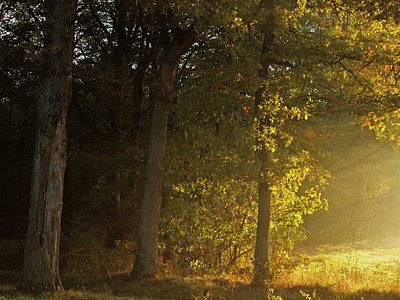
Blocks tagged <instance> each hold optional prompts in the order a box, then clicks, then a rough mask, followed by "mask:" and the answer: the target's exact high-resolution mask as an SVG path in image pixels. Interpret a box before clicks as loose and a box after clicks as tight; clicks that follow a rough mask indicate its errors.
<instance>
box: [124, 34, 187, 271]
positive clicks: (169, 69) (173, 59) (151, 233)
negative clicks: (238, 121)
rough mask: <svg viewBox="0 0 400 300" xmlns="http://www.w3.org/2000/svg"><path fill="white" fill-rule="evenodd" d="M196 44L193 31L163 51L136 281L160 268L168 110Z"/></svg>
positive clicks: (153, 116) (149, 153)
mask: <svg viewBox="0 0 400 300" xmlns="http://www.w3.org/2000/svg"><path fill="white" fill-rule="evenodd" d="M194 41H195V33H194V31H193V30H190V31H188V32H187V33H186V34H185V36H184V37H183V38H182V39H178V40H175V42H174V43H173V44H172V46H171V47H170V48H167V49H166V50H164V52H165V54H164V56H163V59H162V61H161V65H160V70H159V78H158V81H157V82H156V83H155V85H154V103H153V109H152V113H151V124H150V136H149V150H148V158H147V163H146V169H145V182H144V187H143V206H142V217H141V224H140V232H139V240H138V249H137V253H136V258H135V263H134V266H133V270H132V275H133V277H134V278H139V277H155V275H156V267H157V262H156V261H157V247H158V228H159V217H160V206H161V192H162V185H163V180H162V162H163V159H164V157H165V145H166V141H167V124H168V114H169V108H170V106H171V104H172V100H173V98H174V97H175V95H176V92H175V88H174V83H175V77H176V69H177V67H178V64H179V61H180V59H181V57H182V55H183V54H185V53H186V52H187V51H188V50H189V48H190V47H191V46H192V44H193V43H194Z"/></svg>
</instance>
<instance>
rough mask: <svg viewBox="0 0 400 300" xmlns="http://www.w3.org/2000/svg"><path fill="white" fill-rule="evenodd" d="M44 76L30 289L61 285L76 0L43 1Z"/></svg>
mask: <svg viewBox="0 0 400 300" xmlns="http://www.w3.org/2000/svg"><path fill="white" fill-rule="evenodd" d="M45 11H46V14H47V15H46V22H45V26H46V32H45V48H44V51H43V56H44V64H43V65H44V69H43V80H42V84H41V88H40V95H39V99H38V102H37V118H38V120H37V128H36V141H35V149H34V158H33V169H32V182H31V192H30V209H29V218H28V229H27V235H26V241H25V253H24V284H25V286H26V287H27V288H28V289H30V290H32V291H34V292H54V291H57V290H60V289H62V285H61V281H60V276H59V245H60V230H61V211H62V205H63V201H62V195H63V183H64V172H65V164H66V160H67V155H66V118H67V110H68V106H69V103H70V100H71V86H72V52H73V29H74V20H75V13H76V1H75V0H49V1H46V2H45Z"/></svg>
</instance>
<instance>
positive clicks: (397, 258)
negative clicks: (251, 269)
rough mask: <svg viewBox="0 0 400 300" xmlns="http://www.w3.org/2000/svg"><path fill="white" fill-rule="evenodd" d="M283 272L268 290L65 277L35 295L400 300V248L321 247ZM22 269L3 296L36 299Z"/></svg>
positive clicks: (8, 278)
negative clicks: (24, 286) (26, 288)
mask: <svg viewBox="0 0 400 300" xmlns="http://www.w3.org/2000/svg"><path fill="white" fill-rule="evenodd" d="M302 260H303V263H301V264H300V265H298V266H297V267H296V268H295V269H294V270H292V271H291V272H288V273H285V274H281V275H280V276H277V277H276V278H275V279H274V281H273V282H272V283H271V284H270V286H269V287H268V288H266V289H255V288H253V287H252V286H250V285H249V282H246V281H240V280H234V278H230V279H226V278H221V277H220V278H216V277H207V276H205V277H190V278H160V279H153V280H141V281H132V280H131V279H130V278H129V276H128V275H127V274H116V275H113V276H107V277H106V278H99V277H95V276H90V275H85V276H79V277H73V276H69V275H64V276H63V278H62V280H63V284H64V288H65V291H63V292H60V293H57V294H55V295H49V294H42V295H37V296H35V299H49V298H51V299H202V300H203V299H204V300H211V299H255V300H257V299H274V300H278V299H283V300H286V299H288V300H296V299H321V300H325V299H327V300H329V299H335V300H336V299H345V300H347V299H349V300H350V299H358V300H361V299H364V300H367V299H368V300H369V299H400V247H394V246H391V247H380V248H379V247H375V248H367V247H365V246H364V247H357V248H354V247H340V248H338V247H336V248H333V247H327V246H323V247H320V248H319V249H318V250H317V251H315V252H314V253H313V254H311V255H309V256H306V255H303V256H302ZM20 278H21V273H20V272H11V271H0V299H32V298H33V296H31V295H29V294H25V293H23V292H22V291H21V290H19V288H18V285H19V283H20Z"/></svg>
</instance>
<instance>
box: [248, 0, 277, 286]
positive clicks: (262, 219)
mask: <svg viewBox="0 0 400 300" xmlns="http://www.w3.org/2000/svg"><path fill="white" fill-rule="evenodd" d="M261 4H262V7H263V8H264V9H265V13H266V19H265V24H264V28H263V32H264V42H263V47H262V50H261V69H260V70H259V72H258V76H259V78H260V79H262V80H265V81H266V80H268V77H269V76H268V75H269V74H268V69H269V67H270V63H269V60H268V57H267V54H268V52H270V50H271V46H272V43H273V40H274V32H273V29H274V12H273V9H274V0H263V1H262V3H261ZM266 91H267V87H266V85H265V84H263V85H262V86H260V87H259V88H258V89H257V91H256V95H255V98H256V103H255V104H256V105H255V107H256V110H257V112H258V113H260V112H259V111H258V107H259V105H260V104H262V102H263V97H265V92H266ZM261 114H262V115H261V116H260V124H259V129H258V130H259V131H258V140H257V141H256V146H257V148H258V149H259V150H258V151H257V157H258V160H259V162H260V175H261V176H260V179H259V182H258V221H257V236H256V246H255V252H254V278H253V284H255V285H265V282H266V281H267V280H270V279H271V273H270V269H269V257H268V251H269V247H268V244H269V225H270V221H271V190H270V188H269V183H268V179H267V178H266V169H267V168H268V164H269V153H268V150H267V149H266V143H265V141H263V140H262V139H261V135H262V133H263V132H264V129H265V127H266V126H268V125H269V123H270V122H269V116H268V113H265V112H264V113H261Z"/></svg>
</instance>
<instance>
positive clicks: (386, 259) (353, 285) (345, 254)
mask: <svg viewBox="0 0 400 300" xmlns="http://www.w3.org/2000/svg"><path fill="white" fill-rule="evenodd" d="M303 260H304V261H305V262H304V263H303V264H300V265H299V266H298V267H296V268H295V269H294V270H293V272H290V273H288V274H284V275H281V276H280V277H279V278H277V279H276V280H275V281H274V285H276V286H279V287H281V288H291V287H295V286H320V287H326V288H329V289H331V290H333V291H334V292H336V293H342V294H354V293H358V292H361V291H367V290H373V291H377V292H382V293H391V292H393V293H397V294H398V295H399V297H398V298H397V299H400V247H390V248H373V249H366V248H364V249H354V248H351V247H340V248H339V247H336V248H329V247H321V248H320V249H319V251H317V253H316V254H313V255H311V256H309V257H306V256H304V259H303Z"/></svg>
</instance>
